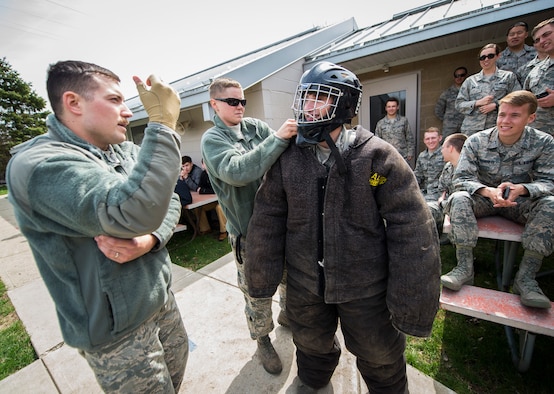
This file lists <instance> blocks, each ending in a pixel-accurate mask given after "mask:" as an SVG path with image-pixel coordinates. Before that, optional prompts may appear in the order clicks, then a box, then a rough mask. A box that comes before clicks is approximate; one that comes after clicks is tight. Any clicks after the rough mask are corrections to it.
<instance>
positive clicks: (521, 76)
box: [516, 56, 542, 86]
mask: <svg viewBox="0 0 554 394" xmlns="http://www.w3.org/2000/svg"><path fill="white" fill-rule="evenodd" d="M541 61H542V60H541V59H539V58H538V56H535V58H534V59H533V60H531V61H530V62H529V63H527V64H524V65H523V66H521V67H520V68H518V69H517V71H516V76H517V80H518V81H519V83H520V84H521V86H524V84H525V79H526V78H527V76H528V75H529V73H530V72H531V70H532V69H534V68H535V67H536V66H537V64H539V63H540V62H541Z"/></svg>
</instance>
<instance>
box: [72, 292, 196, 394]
mask: <svg viewBox="0 0 554 394" xmlns="http://www.w3.org/2000/svg"><path fill="white" fill-rule="evenodd" d="M188 351H189V344H188V336H187V332H186V331H185V326H184V325H183V320H182V319H181V314H180V313H179V309H178V307H177V303H176V302H175V297H174V296H173V293H172V292H171V291H170V292H169V300H168V302H167V303H166V304H165V305H164V306H163V307H162V308H161V310H160V311H159V312H158V313H157V314H156V315H154V316H153V317H151V318H150V319H149V320H147V321H146V322H145V323H143V324H142V325H141V326H139V327H138V328H137V329H136V330H134V331H132V332H131V333H129V334H127V335H126V336H124V337H123V338H122V339H120V340H119V341H118V342H117V343H114V344H110V345H107V346H105V347H104V348H102V349H100V350H98V351H94V352H85V351H82V350H81V351H79V353H80V354H81V355H82V356H83V357H84V358H85V359H86V360H87V362H88V364H89V365H90V367H91V368H92V370H93V371H94V374H95V375H96V380H97V381H98V383H99V385H100V387H101V388H102V390H103V391H104V392H107V393H164V394H165V393H177V392H178V391H179V387H180V386H181V382H182V381H183V377H184V375H185V367H186V365H187V359H188Z"/></svg>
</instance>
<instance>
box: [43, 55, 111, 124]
mask: <svg viewBox="0 0 554 394" xmlns="http://www.w3.org/2000/svg"><path fill="white" fill-rule="evenodd" d="M47 75H48V76H47V79H46V90H47V92H48V99H49V100H50V105H51V106H52V110H53V111H54V114H55V115H56V116H60V115H61V114H62V113H63V103H62V97H63V94H64V93H65V92H75V93H77V94H79V95H81V96H83V97H84V98H85V99H86V100H91V99H92V97H93V96H94V94H93V93H94V92H95V91H96V89H98V80H97V79H96V77H97V76H103V77H106V78H110V79H113V80H114V81H117V82H121V80H120V79H119V77H118V76H117V75H116V74H115V73H113V72H112V71H110V70H108V69H106V68H104V67H100V66H97V65H96V64H93V63H86V62H81V61H77V60H66V61H60V62H57V63H55V64H51V65H50V66H49V67H48V72H47Z"/></svg>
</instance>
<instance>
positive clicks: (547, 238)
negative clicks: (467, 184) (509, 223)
mask: <svg viewBox="0 0 554 394" xmlns="http://www.w3.org/2000/svg"><path fill="white" fill-rule="evenodd" d="M516 202H517V205H516V206H514V207H506V208H494V207H493V204H492V202H491V200H490V199H488V198H486V197H483V196H481V195H478V194H474V195H470V194H469V193H468V192H465V191H462V192H456V193H454V194H453V195H452V196H451V197H450V199H449V200H448V204H447V207H446V210H447V213H448V215H449V216H450V223H451V224H452V231H451V234H450V235H451V239H452V242H453V244H455V245H459V246H469V247H475V245H477V238H478V235H477V234H478V229H477V219H476V218H480V217H484V216H491V215H499V216H503V217H505V218H507V219H510V220H513V221H514V222H517V223H521V224H524V225H525V229H524V230H523V234H522V237H521V243H522V245H523V249H525V250H530V251H533V252H537V253H540V254H541V255H543V256H549V255H550V254H551V253H552V251H553V238H552V236H553V234H552V233H553V230H554V196H544V197H540V198H529V197H519V198H518V199H516Z"/></svg>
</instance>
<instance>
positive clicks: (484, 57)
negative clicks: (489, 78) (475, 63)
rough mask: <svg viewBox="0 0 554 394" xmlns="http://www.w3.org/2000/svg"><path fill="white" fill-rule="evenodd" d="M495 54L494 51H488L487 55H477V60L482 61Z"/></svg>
mask: <svg viewBox="0 0 554 394" xmlns="http://www.w3.org/2000/svg"><path fill="white" fill-rule="evenodd" d="M495 56H496V54H495V53H489V54H488V55H482V56H479V60H480V61H483V60H485V59H493V58H494V57H495Z"/></svg>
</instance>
